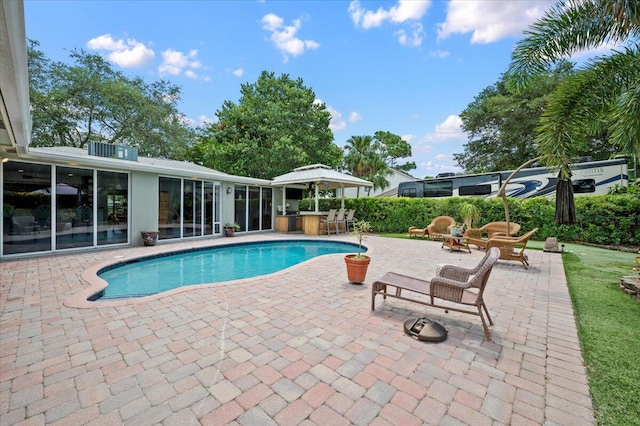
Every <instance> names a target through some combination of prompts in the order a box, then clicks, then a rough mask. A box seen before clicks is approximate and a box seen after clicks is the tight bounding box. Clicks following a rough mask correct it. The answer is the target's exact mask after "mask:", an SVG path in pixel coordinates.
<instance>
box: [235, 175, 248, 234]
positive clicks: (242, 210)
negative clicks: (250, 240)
mask: <svg viewBox="0 0 640 426" xmlns="http://www.w3.org/2000/svg"><path fill="white" fill-rule="evenodd" d="M234 207H235V222H236V223H237V224H238V225H240V230H241V231H246V230H247V187H246V186H245V185H236V187H235V193H234Z"/></svg>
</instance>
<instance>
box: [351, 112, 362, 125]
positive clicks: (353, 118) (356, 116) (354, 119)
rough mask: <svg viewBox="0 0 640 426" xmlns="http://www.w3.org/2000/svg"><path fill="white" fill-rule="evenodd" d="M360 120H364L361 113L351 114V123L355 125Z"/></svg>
mask: <svg viewBox="0 0 640 426" xmlns="http://www.w3.org/2000/svg"><path fill="white" fill-rule="evenodd" d="M360 120H362V116H361V115H360V113H357V112H355V111H354V112H352V113H351V114H349V123H355V122H357V121H360Z"/></svg>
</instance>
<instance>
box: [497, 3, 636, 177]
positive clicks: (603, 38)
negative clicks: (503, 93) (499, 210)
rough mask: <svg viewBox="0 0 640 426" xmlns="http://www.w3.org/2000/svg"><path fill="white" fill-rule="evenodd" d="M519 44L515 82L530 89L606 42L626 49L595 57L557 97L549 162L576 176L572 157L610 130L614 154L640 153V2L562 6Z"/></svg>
mask: <svg viewBox="0 0 640 426" xmlns="http://www.w3.org/2000/svg"><path fill="white" fill-rule="evenodd" d="M526 34H527V36H526V37H525V38H524V39H523V40H521V41H520V42H518V44H517V46H516V48H515V50H514V53H513V55H512V61H511V65H510V67H509V70H508V78H509V80H510V81H511V82H512V83H513V84H514V86H515V87H517V88H520V89H522V88H526V87H527V85H529V84H531V82H532V81H534V78H535V76H536V75H539V74H540V73H541V72H542V71H543V70H544V69H545V68H546V67H547V66H549V64H552V63H554V62H555V61H557V60H559V59H560V58H563V57H566V56H569V55H571V54H573V53H576V52H579V51H581V50H584V49H590V48H595V47H599V46H600V45H602V44H603V43H605V42H609V43H612V44H615V43H617V44H621V45H623V46H624V47H623V48H621V49H617V50H614V51H613V52H612V53H611V54H610V55H608V56H601V57H597V58H595V59H592V60H589V61H587V62H586V63H585V65H583V66H582V67H581V68H580V69H579V70H578V72H577V73H575V75H572V76H569V77H568V78H565V79H564V80H563V81H562V83H561V84H560V86H559V87H558V88H557V89H556V90H555V91H554V93H553V94H552V95H551V96H550V97H549V102H548V107H547V109H546V110H545V113H544V114H543V115H542V117H541V123H540V127H539V128H538V131H539V134H538V136H537V138H536V142H537V143H538V145H539V150H540V153H541V154H542V156H543V162H544V163H546V164H548V165H550V166H555V167H557V168H559V169H560V170H561V177H562V178H563V179H569V176H570V170H569V168H568V167H567V165H568V164H569V163H570V162H571V158H572V157H574V156H576V155H580V153H582V152H585V151H586V150H588V146H586V145H585V143H586V141H588V136H589V135H594V134H602V133H605V132H606V133H609V134H610V138H609V143H610V144H611V145H612V146H613V147H614V149H618V150H623V151H625V152H627V153H634V154H635V153H637V152H638V151H639V150H640V78H639V77H638V76H640V46H639V44H638V40H639V39H640V2H638V1H637V0H621V1H610V0H564V1H558V2H557V4H556V5H555V6H554V7H552V8H551V9H550V10H549V11H547V12H546V13H545V15H544V16H543V17H542V18H541V19H540V20H539V21H537V22H536V23H534V24H533V25H532V26H531V28H530V30H529V31H527V33H526Z"/></svg>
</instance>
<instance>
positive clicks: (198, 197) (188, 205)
mask: <svg viewBox="0 0 640 426" xmlns="http://www.w3.org/2000/svg"><path fill="white" fill-rule="evenodd" d="M182 211H183V220H182V226H183V235H184V236H185V237H195V236H198V235H202V229H201V228H202V182H200V181H195V180H187V179H185V180H184V186H183V193H182Z"/></svg>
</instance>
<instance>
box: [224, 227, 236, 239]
mask: <svg viewBox="0 0 640 426" xmlns="http://www.w3.org/2000/svg"><path fill="white" fill-rule="evenodd" d="M235 234H236V229H235V228H224V235H226V236H227V237H233V236H234V235H235Z"/></svg>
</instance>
